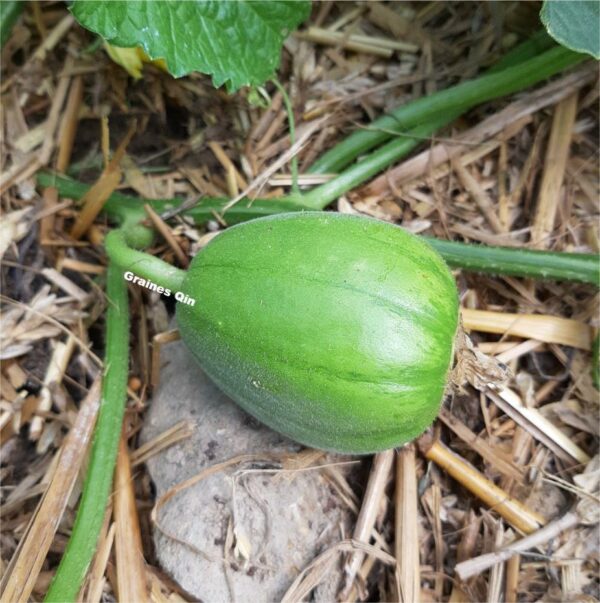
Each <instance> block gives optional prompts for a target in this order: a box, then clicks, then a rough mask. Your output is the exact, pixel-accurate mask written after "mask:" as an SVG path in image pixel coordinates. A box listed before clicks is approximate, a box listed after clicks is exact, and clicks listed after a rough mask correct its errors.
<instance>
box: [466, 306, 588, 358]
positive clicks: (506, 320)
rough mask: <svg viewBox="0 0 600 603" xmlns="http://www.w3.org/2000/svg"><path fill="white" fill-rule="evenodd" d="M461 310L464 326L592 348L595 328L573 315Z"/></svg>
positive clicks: (580, 347)
mask: <svg viewBox="0 0 600 603" xmlns="http://www.w3.org/2000/svg"><path fill="white" fill-rule="evenodd" d="M461 314H462V320H463V326H464V327H465V329H467V330H472V331H480V332H482V333H498V334H501V335H515V336H517V337H523V338H525V339H537V340H538V341H543V342H545V343H558V344H561V345H568V346H572V347H574V348H579V349H582V350H590V349H591V348H592V329H591V328H590V327H589V326H588V325H586V324H584V323H582V322H579V321H577V320H573V319H571V318H559V317H557V316H548V315H543V314H510V313H508V312H490V311H485V310H472V309H470V308H462V310H461Z"/></svg>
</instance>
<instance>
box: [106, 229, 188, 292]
mask: <svg viewBox="0 0 600 603" xmlns="http://www.w3.org/2000/svg"><path fill="white" fill-rule="evenodd" d="M128 233H131V231H128V230H126V229H123V228H117V229H116V230H112V231H111V232H109V233H108V234H107V235H106V239H105V242H104V246H105V248H106V253H107V255H108V257H109V258H110V260H111V262H114V264H116V265H117V266H118V267H119V268H120V269H121V270H122V272H124V273H127V272H130V273H133V274H134V275H135V276H139V277H141V278H143V279H145V280H148V281H151V282H153V283H156V284H157V285H159V286H162V287H164V288H165V289H171V290H172V291H181V287H182V284H183V279H184V278H185V271H184V270H180V269H179V268H175V266H171V264H167V262H163V260H161V259H160V258H157V257H155V256H152V255H149V254H147V253H144V252H142V251H138V250H137V249H134V246H135V243H134V244H133V245H132V244H131V239H132V237H131V234H129V238H128Z"/></svg>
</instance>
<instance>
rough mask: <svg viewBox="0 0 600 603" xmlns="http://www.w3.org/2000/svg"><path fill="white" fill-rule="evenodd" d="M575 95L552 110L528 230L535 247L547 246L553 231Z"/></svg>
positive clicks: (575, 109)
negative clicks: (537, 192) (540, 176)
mask: <svg viewBox="0 0 600 603" xmlns="http://www.w3.org/2000/svg"><path fill="white" fill-rule="evenodd" d="M577 96H578V92H575V93H574V94H571V96H569V97H568V98H566V99H564V100H563V101H561V102H560V103H558V105H556V109H555V110H554V117H553V119H552V129H551V131H550V140H549V141H548V149H547V151H546V161H545V164H544V174H543V176H542V183H541V185H540V192H539V195H538V202H537V207H536V211H535V216H534V219H533V226H532V229H531V241H532V243H533V245H534V246H535V247H538V248H545V247H548V246H549V245H548V244H549V242H550V241H549V236H550V235H551V234H552V231H553V230H554V222H555V220H556V213H557V210H558V205H559V201H560V198H561V196H562V190H561V189H562V184H563V180H564V176H565V170H566V168H567V159H568V158H569V149H570V147H571V139H572V137H573V126H574V125H575V117H576V115H577Z"/></svg>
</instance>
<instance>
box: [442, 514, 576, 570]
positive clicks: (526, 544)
mask: <svg viewBox="0 0 600 603" xmlns="http://www.w3.org/2000/svg"><path fill="white" fill-rule="evenodd" d="M578 523H579V517H578V515H577V513H574V512H571V511H569V512H568V513H566V514H565V515H563V516H562V517H561V518H560V519H557V520H555V521H553V522H551V523H549V524H548V525H547V526H545V527H543V528H541V529H539V530H537V531H536V532H534V533H533V534H530V535H529V536H526V537H525V538H522V539H521V540H517V541H516V542H512V543H511V544H509V545H508V546H507V547H504V548H502V549H500V550H498V551H496V552H494V553H487V554H486V555H481V556H480V557H475V558H474V559H469V560H468V561H463V562H461V563H459V564H458V565H457V566H456V567H455V568H454V571H455V572H456V574H457V575H458V576H459V578H460V579H461V580H466V579H467V578H470V577H472V576H476V575H477V574H480V573H481V572H484V571H485V570H487V569H489V568H490V567H492V566H493V565H495V564H496V563H502V562H504V561H506V560H507V559H510V558H511V557H512V556H513V555H516V554H517V553H522V552H524V551H527V550H529V549H531V548H533V547H536V546H539V545H541V544H544V543H545V542H548V540H551V539H552V538H554V537H556V536H558V534H560V533H561V532H563V531H564V530H568V529H570V528H573V527H574V526H576V525H577V524H578Z"/></svg>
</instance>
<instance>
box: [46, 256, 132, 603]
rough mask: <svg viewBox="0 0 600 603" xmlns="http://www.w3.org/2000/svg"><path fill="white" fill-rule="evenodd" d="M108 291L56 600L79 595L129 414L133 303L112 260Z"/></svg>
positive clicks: (53, 592)
mask: <svg viewBox="0 0 600 603" xmlns="http://www.w3.org/2000/svg"><path fill="white" fill-rule="evenodd" d="M106 293H107V298H108V311H107V314H106V356H105V357H106V366H105V368H104V379H103V382H102V402H101V406H100V412H99V414H98V421H97V423H96V428H95V432H94V441H93V443H92V449H91V453H90V462H89V466H88V470H87V473H86V478H85V483H84V486H83V492H82V495H81V502H80V503H79V509H78V511H77V518H76V519H75V524H74V525H73V532H72V534H71V539H70V540H69V543H68V545H67V548H66V550H65V554H64V555H63V558H62V560H61V563H60V565H59V567H58V570H57V572H56V575H55V577H54V580H53V582H52V584H51V586H50V589H49V591H48V593H47V595H46V599H45V600H46V601H52V602H56V603H64V602H65V601H75V600H76V599H77V594H78V593H79V590H80V588H81V585H82V583H83V580H84V578H85V575H86V572H87V570H88V567H89V565H90V563H91V561H92V558H93V556H94V553H95V552H96V546H97V542H98V536H99V534H100V530H101V528H102V522H103V521H104V512H105V509H106V504H107V502H108V496H109V494H110V489H111V485H112V480H113V472H114V467H115V459H116V456H117V449H118V444H119V438H120V436H121V425H122V423H123V414H124V412H125V402H126V399H127V375H128V371H129V306H128V303H127V301H128V300H127V283H126V281H125V280H124V279H123V272H122V270H121V269H120V268H119V267H118V266H117V265H116V264H115V263H112V262H111V263H110V264H109V267H108V272H107V291H106Z"/></svg>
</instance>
